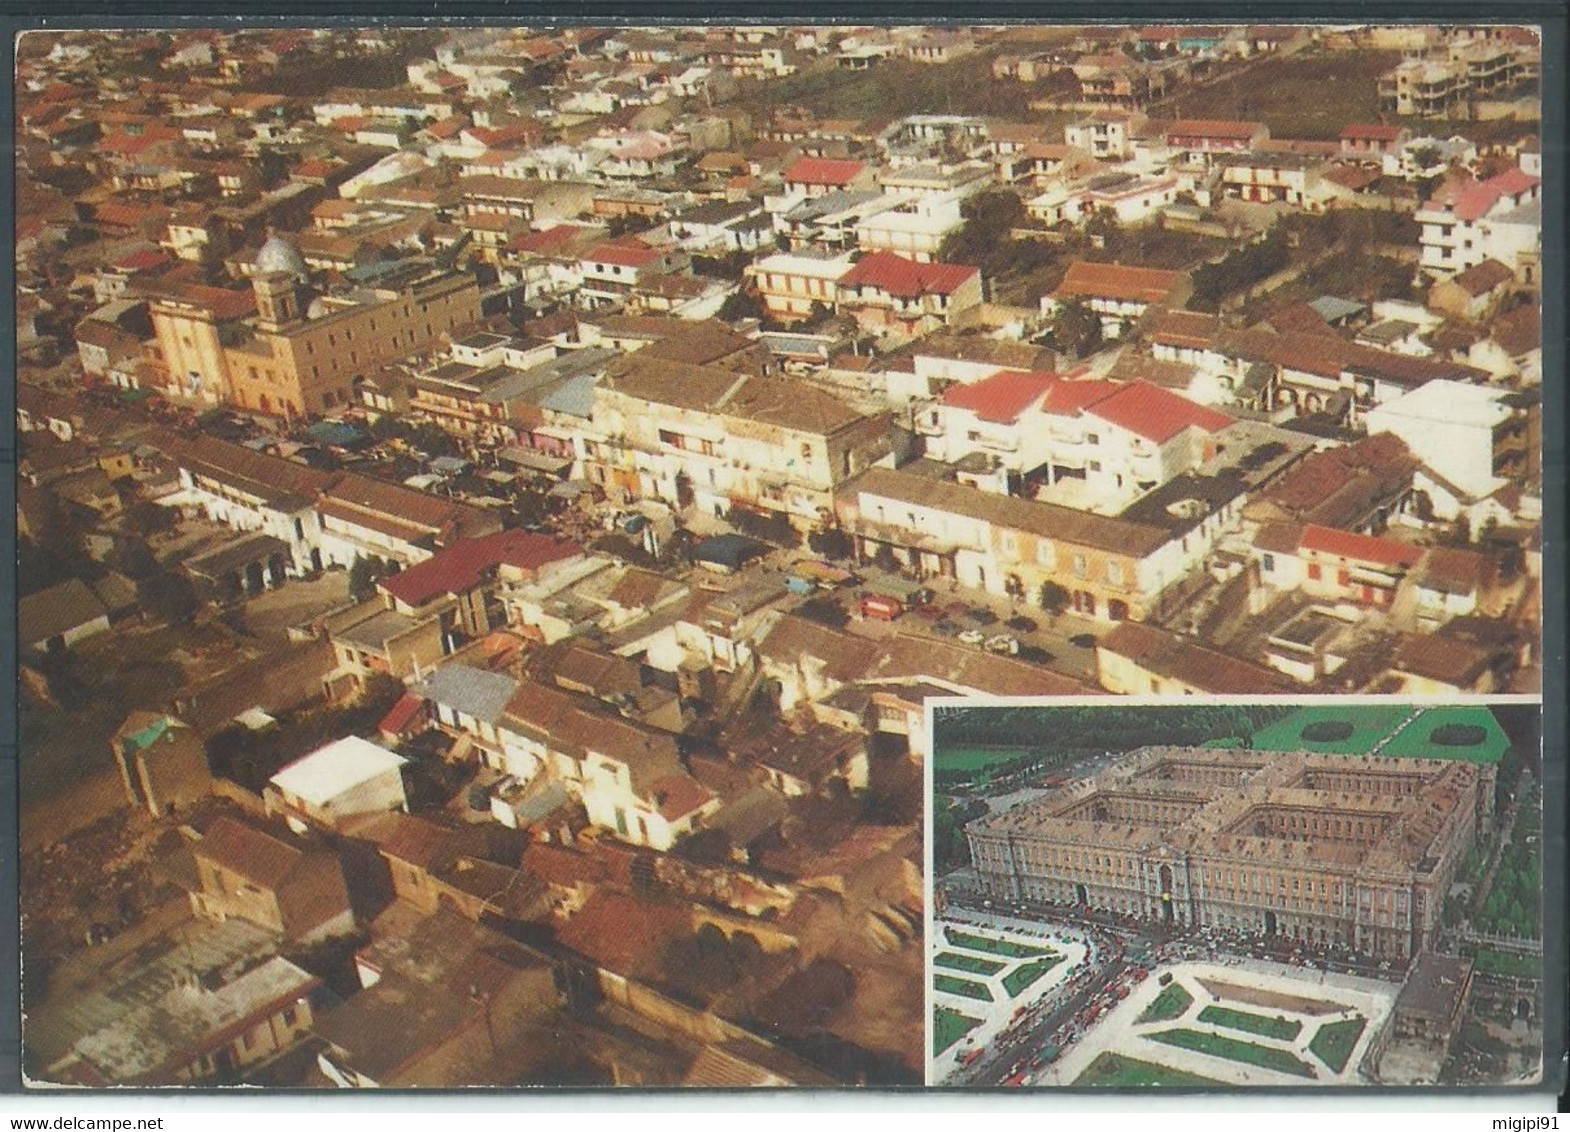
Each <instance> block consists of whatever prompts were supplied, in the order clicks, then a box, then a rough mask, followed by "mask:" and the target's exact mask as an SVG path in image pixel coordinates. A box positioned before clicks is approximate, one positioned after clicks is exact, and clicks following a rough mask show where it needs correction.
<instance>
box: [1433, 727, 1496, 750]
mask: <svg viewBox="0 0 1570 1132" xmlns="http://www.w3.org/2000/svg"><path fill="white" fill-rule="evenodd" d="M1428 738H1429V741H1430V742H1432V743H1434V744H1435V745H1436V746H1440V747H1475V746H1477V745H1478V744H1479V743H1481V742H1482V741H1483V740H1484V739H1486V738H1488V732H1487V731H1485V730H1483V729H1482V728H1481V727H1478V726H1477V725H1476V724H1473V723H1446V724H1444V725H1443V726H1441V727H1436V728H1434V732H1433V734H1432V735H1430V736H1429V737H1428Z"/></svg>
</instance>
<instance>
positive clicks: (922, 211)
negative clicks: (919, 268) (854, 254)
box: [856, 196, 964, 263]
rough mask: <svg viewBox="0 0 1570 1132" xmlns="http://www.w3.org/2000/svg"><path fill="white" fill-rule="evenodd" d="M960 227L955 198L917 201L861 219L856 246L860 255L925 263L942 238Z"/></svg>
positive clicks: (962, 221) (930, 257) (905, 202)
mask: <svg viewBox="0 0 1570 1132" xmlns="http://www.w3.org/2000/svg"><path fill="white" fill-rule="evenodd" d="M885 199H886V198H885ZM890 203H894V202H890ZM963 223H964V219H963V217H962V216H961V215H960V202H959V198H958V197H954V196H930V197H917V198H916V199H915V200H905V201H899V202H897V203H894V207H892V208H883V209H881V210H880V211H877V212H874V213H872V214H871V215H870V216H864V217H862V219H861V220H859V221H857V223H856V243H857V244H858V245H859V246H860V247H861V248H862V249H863V250H864V251H869V252H893V253H894V254H896V255H900V256H903V257H905V258H906V259H913V260H915V261H916V262H918V263H929V262H931V260H932V259H933V258H934V257H935V256H936V255H937V254H938V249H939V248H940V247H941V246H942V244H943V240H944V238H945V237H946V236H948V235H949V233H951V232H954V231H956V230H957V229H958V228H959V227H960V226H961V225H962V224H963Z"/></svg>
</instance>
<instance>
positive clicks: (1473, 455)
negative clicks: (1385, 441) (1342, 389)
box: [1368, 381, 1542, 496]
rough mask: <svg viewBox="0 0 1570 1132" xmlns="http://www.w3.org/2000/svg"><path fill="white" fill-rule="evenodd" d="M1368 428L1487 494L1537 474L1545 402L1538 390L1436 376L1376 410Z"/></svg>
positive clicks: (1447, 476) (1461, 483)
mask: <svg viewBox="0 0 1570 1132" xmlns="http://www.w3.org/2000/svg"><path fill="white" fill-rule="evenodd" d="M1368 431H1369V432H1370V433H1385V432H1388V433H1394V434H1395V435H1396V436H1398V437H1400V438H1401V439H1402V440H1404V441H1405V442H1406V445H1407V447H1408V448H1409V449H1411V451H1412V454H1413V455H1414V456H1416V457H1417V458H1418V459H1419V460H1421V461H1422V462H1423V463H1424V464H1425V465H1426V466H1427V467H1428V468H1430V469H1431V470H1432V471H1434V472H1436V473H1438V475H1440V476H1441V477H1443V478H1444V479H1445V480H1446V481H1448V482H1449V483H1451V484H1454V485H1455V486H1456V487H1458V488H1460V489H1461V490H1462V491H1464V492H1468V493H1471V494H1473V495H1477V496H1486V495H1490V494H1492V493H1493V492H1495V491H1497V490H1498V489H1499V488H1501V487H1503V486H1504V485H1505V484H1506V483H1508V482H1511V481H1514V482H1517V483H1522V482H1526V481H1527V480H1529V479H1530V478H1531V477H1532V475H1534V474H1535V472H1536V471H1537V466H1536V465H1537V459H1536V453H1537V452H1538V450H1539V438H1540V435H1541V431H1542V415H1541V404H1540V401H1539V398H1538V396H1537V394H1536V393H1535V392H1531V391H1516V390H1511V389H1505V388H1501V387H1499V386H1496V385H1474V384H1469V383H1466V382H1459V381H1430V382H1428V383H1427V384H1425V385H1421V386H1418V387H1417V388H1415V389H1413V390H1411V391H1410V392H1409V393H1406V394H1405V395H1404V396H1401V397H1396V398H1393V399H1391V400H1389V401H1386V402H1385V403H1384V404H1382V405H1376V406H1375V407H1374V408H1372V409H1370V410H1369V413H1368Z"/></svg>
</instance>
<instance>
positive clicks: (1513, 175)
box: [1428, 167, 1540, 220]
mask: <svg viewBox="0 0 1570 1132" xmlns="http://www.w3.org/2000/svg"><path fill="white" fill-rule="evenodd" d="M1539 183H1540V179H1539V178H1537V177H1534V176H1532V175H1531V174H1530V173H1526V172H1523V171H1522V170H1521V169H1520V168H1519V167H1512V168H1510V169H1507V170H1505V171H1504V172H1503V173H1501V174H1499V175H1498V176H1497V177H1490V178H1489V179H1488V180H1486V181H1469V182H1463V183H1461V184H1460V185H1447V186H1446V187H1445V188H1444V189H1442V190H1441V191H1440V192H1439V194H1438V195H1437V196H1435V197H1434V198H1433V199H1432V200H1430V201H1429V202H1428V207H1430V208H1444V207H1446V206H1449V207H1450V209H1451V210H1452V211H1454V212H1455V214H1456V217H1457V219H1460V220H1477V219H1479V218H1480V217H1483V216H1486V215H1488V213H1489V212H1490V211H1491V210H1492V209H1493V207H1494V206H1495V205H1496V204H1498V203H1499V202H1500V201H1501V200H1503V199H1504V198H1506V197H1515V196H1519V195H1520V194H1521V193H1524V192H1526V191H1527V190H1528V189H1530V188H1532V187H1533V186H1535V185H1537V184H1539Z"/></svg>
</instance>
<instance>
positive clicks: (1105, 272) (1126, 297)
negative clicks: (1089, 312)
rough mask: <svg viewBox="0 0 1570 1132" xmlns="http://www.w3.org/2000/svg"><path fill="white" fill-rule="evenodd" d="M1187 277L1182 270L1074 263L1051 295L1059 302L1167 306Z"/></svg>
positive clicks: (1080, 261) (1083, 261)
mask: <svg viewBox="0 0 1570 1132" xmlns="http://www.w3.org/2000/svg"><path fill="white" fill-rule="evenodd" d="M1184 278H1185V276H1184V274H1183V273H1182V272H1181V271H1160V270H1158V269H1156V268H1153V267H1126V266H1124V265H1123V264H1120V263H1089V262H1087V261H1085V260H1075V261H1074V262H1073V263H1071V264H1069V268H1068V273H1067V274H1065V275H1064V276H1063V282H1061V283H1059V284H1058V288H1057V290H1056V291H1054V292H1053V293H1052V295H1053V297H1054V298H1057V299H1073V298H1081V297H1084V298H1098V299H1119V300H1123V301H1125V302H1139V303H1167V302H1171V301H1172V298H1173V294H1174V292H1175V291H1176V290H1177V288H1178V285H1179V284H1180V283H1181V282H1182V281H1183V280H1184Z"/></svg>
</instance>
